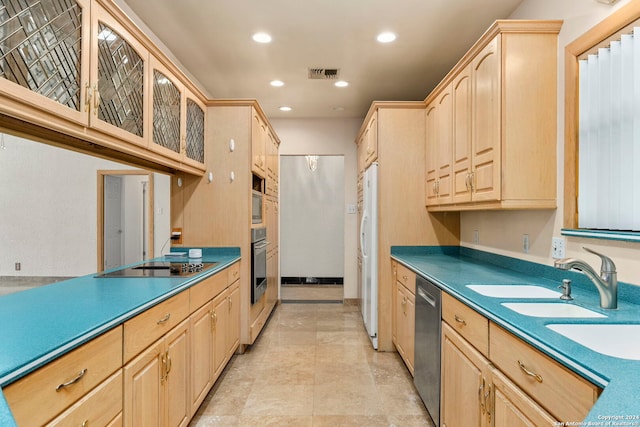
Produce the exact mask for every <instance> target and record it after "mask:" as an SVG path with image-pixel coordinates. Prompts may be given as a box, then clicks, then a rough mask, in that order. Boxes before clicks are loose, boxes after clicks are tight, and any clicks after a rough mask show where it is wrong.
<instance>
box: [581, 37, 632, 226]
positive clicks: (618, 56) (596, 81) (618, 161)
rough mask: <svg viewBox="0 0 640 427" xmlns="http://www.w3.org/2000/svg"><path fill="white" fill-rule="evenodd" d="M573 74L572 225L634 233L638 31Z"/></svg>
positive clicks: (589, 59)
mask: <svg viewBox="0 0 640 427" xmlns="http://www.w3.org/2000/svg"><path fill="white" fill-rule="evenodd" d="M579 73H580V74H579V92H580V96H579V98H580V101H579V121H580V123H579V129H580V131H579V169H578V175H579V178H578V225H579V227H580V228H590V229H604V230H625V231H640V27H636V28H634V29H633V32H632V33H631V34H623V35H622V36H621V37H620V40H615V41H611V44H610V45H609V47H604V48H600V49H598V51H597V53H594V54H591V55H588V57H587V58H586V59H581V60H580V61H579Z"/></svg>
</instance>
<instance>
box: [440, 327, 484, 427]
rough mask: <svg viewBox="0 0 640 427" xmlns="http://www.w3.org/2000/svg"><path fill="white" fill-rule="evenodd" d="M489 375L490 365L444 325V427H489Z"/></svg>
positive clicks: (442, 406) (441, 419) (442, 420)
mask: <svg viewBox="0 0 640 427" xmlns="http://www.w3.org/2000/svg"><path fill="white" fill-rule="evenodd" d="M488 372H489V361H488V360H487V359H486V358H485V357H484V356H483V355H482V354H480V352H479V351H478V350H476V349H475V348H474V347H473V346H472V345H470V344H469V343H468V342H467V341H466V340H465V339H464V338H462V337H461V336H460V335H459V334H458V333H456V332H455V331H454V330H453V329H452V328H451V327H450V326H449V325H448V324H447V323H445V322H443V323H442V387H441V390H442V392H441V394H440V408H441V409H440V422H441V425H442V426H443V427H480V426H489V425H490V424H489V423H487V420H486V418H487V404H488V402H490V401H491V396H490V395H488V393H489V392H490V389H489V387H490V384H489V383H488V380H487V376H488ZM485 395H486V397H485ZM462 408H464V410H462Z"/></svg>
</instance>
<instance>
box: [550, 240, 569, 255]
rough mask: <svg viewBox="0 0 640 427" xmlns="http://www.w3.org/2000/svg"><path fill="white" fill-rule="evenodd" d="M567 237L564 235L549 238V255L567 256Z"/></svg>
mask: <svg viewBox="0 0 640 427" xmlns="http://www.w3.org/2000/svg"><path fill="white" fill-rule="evenodd" d="M566 248H567V239H565V238H564V237H553V238H552V239H551V257H552V258H554V259H562V258H566V257H567V252H566Z"/></svg>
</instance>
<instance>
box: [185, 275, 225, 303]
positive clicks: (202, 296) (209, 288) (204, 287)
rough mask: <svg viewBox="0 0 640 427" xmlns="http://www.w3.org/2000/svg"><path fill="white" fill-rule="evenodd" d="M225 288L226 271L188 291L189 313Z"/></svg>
mask: <svg viewBox="0 0 640 427" xmlns="http://www.w3.org/2000/svg"><path fill="white" fill-rule="evenodd" d="M226 287H227V271H226V270H222V271H219V272H218V273H216V274H215V275H213V276H211V277H208V278H206V279H204V280H203V281H202V282H200V283H198V284H197V285H195V286H192V287H191V288H190V289H189V299H190V302H189V304H190V312H191V313H193V312H194V311H196V310H197V309H199V308H200V307H202V306H203V305H205V304H206V303H207V302H209V301H211V300H212V299H213V298H214V297H215V296H216V295H218V294H219V293H220V292H222V291H223V290H224V289H225V288H226Z"/></svg>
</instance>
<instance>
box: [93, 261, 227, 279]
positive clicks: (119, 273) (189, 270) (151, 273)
mask: <svg viewBox="0 0 640 427" xmlns="http://www.w3.org/2000/svg"><path fill="white" fill-rule="evenodd" d="M216 264H218V263H217V262H194V261H193V260H189V261H188V262H179V261H178V262H176V261H149V262H145V263H144V264H140V265H136V266H135V267H126V268H122V269H120V270H115V271H110V272H108V273H102V274H98V275H97V276H96V277H100V278H102V277H121V278H125V277H126V278H129V277H189V276H193V275H194V274H196V273H200V272H202V271H205V270H208V269H210V268H211V267H213V266H215V265H216Z"/></svg>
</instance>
